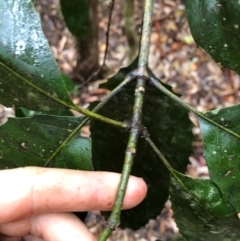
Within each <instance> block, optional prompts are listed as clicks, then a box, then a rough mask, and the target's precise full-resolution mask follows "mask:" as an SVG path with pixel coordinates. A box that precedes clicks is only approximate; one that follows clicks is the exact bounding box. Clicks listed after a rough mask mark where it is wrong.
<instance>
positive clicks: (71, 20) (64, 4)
mask: <svg viewBox="0 0 240 241" xmlns="http://www.w3.org/2000/svg"><path fill="white" fill-rule="evenodd" d="M60 4H61V10H62V14H63V17H64V20H65V22H66V24H67V27H68V29H69V30H70V32H71V33H72V34H73V35H74V36H76V37H86V36H87V35H88V34H89V27H90V22H89V21H90V20H89V19H90V18H89V7H88V1H87V0H72V1H68V0H60Z"/></svg>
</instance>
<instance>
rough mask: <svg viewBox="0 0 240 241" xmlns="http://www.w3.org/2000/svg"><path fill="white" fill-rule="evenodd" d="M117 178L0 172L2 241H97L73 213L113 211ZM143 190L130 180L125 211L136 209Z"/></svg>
mask: <svg viewBox="0 0 240 241" xmlns="http://www.w3.org/2000/svg"><path fill="white" fill-rule="evenodd" d="M119 179H120V175H119V174H116V173H109V172H86V171H75V170H67V169H55V168H40V167H25V168H17V169H9V170H2V171H0V241H21V240H24V241H66V240H71V241H80V240H81V241H96V237H94V235H93V234H91V233H90V232H89V230H88V229H87V228H86V226H85V225H84V224H83V223H82V222H81V221H80V220H79V219H78V218H77V217H76V216H75V215H73V214H72V213H71V212H74V211H91V210H102V211H103V210H111V208H112V207H113V204H114V197H115V194H116V189H117V185H118V182H119ZM146 192H147V186H146V184H145V182H144V181H143V180H142V179H141V178H137V177H133V176H131V177H130V179H129V183H128V187H127V191H126V195H125V199H124V203H123V209H129V208H132V207H134V206H136V205H137V204H139V203H140V202H141V201H142V200H143V199H144V197H145V195H146Z"/></svg>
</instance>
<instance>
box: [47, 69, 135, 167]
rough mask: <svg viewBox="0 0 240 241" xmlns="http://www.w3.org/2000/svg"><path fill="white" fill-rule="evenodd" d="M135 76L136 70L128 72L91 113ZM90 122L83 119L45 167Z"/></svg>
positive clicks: (48, 163) (48, 164)
mask: <svg viewBox="0 0 240 241" xmlns="http://www.w3.org/2000/svg"><path fill="white" fill-rule="evenodd" d="M136 76H137V72H136V70H134V71H132V72H130V73H129V74H128V75H127V76H126V77H125V79H124V80H123V82H121V84H120V85H118V86H117V87H116V88H115V89H114V90H113V91H112V92H111V93H109V94H108V95H107V96H105V98H104V99H103V100H102V101H101V102H100V103H99V104H98V105H97V106H96V107H95V108H94V109H93V110H92V112H97V111H99V110H100V109H101V108H102V107H103V106H104V105H105V104H106V103H107V102H108V101H109V100H110V99H111V98H113V96H115V95H116V94H117V93H118V92H119V91H120V90H122V88H123V87H124V86H125V85H127V84H128V83H130V82H131V81H132V80H134V79H135V78H136ZM89 120H90V118H89V117H85V118H84V119H83V121H82V122H81V124H79V125H78V126H77V127H76V128H75V129H74V130H73V131H72V132H71V133H70V135H69V136H68V137H67V138H66V139H65V140H64V141H63V142H62V143H61V145H60V146H59V147H58V148H57V149H56V150H55V151H54V153H52V155H51V156H50V157H49V158H48V160H47V161H46V163H45V165H44V166H45V167H49V166H51V165H52V164H53V161H54V158H55V157H56V156H57V155H58V154H59V152H60V151H61V150H62V149H63V148H64V147H65V146H66V145H67V143H68V142H69V141H70V140H71V139H72V138H73V137H74V136H75V135H76V134H77V133H78V132H79V131H80V130H81V128H82V127H83V126H84V125H86V123H87V122H88V121H89Z"/></svg>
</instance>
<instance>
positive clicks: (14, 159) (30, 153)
mask: <svg viewBox="0 0 240 241" xmlns="http://www.w3.org/2000/svg"><path fill="white" fill-rule="evenodd" d="M81 121H82V118H76V117H58V116H47V115H41V116H34V117H32V118H9V120H8V122H7V123H6V124H4V125H2V126H0V169H5V168H14V167H21V166H32V165H34V166H43V165H44V164H45V163H46V162H47V160H48V158H49V157H50V156H51V155H52V154H53V153H54V152H55V151H56V149H57V148H58V147H59V146H60V145H61V143H62V142H63V141H64V140H65V139H66V137H68V136H69V134H70V133H71V132H72V131H73V129H74V128H76V127H77V126H78V125H79V124H80V123H81ZM51 166H53V167H59V168H71V169H81V170H92V162H91V142H90V140H89V139H88V138H83V137H80V136H78V135H76V136H74V137H73V138H72V139H71V141H70V142H68V143H67V145H66V146H65V147H64V148H63V149H62V150H61V151H60V153H58V154H57V156H56V157H55V159H54V160H53V164H52V165H51Z"/></svg>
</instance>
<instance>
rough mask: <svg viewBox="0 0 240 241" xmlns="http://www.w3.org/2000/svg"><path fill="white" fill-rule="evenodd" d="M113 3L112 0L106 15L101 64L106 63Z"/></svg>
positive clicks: (113, 0)
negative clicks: (104, 42) (104, 47)
mask: <svg viewBox="0 0 240 241" xmlns="http://www.w3.org/2000/svg"><path fill="white" fill-rule="evenodd" d="M114 4H115V0H112V2H111V4H110V6H109V15H108V25H107V31H106V49H105V52H104V58H103V64H102V66H104V65H106V59H107V54H108V46H109V35H110V27H111V22H112V14H113V7H114Z"/></svg>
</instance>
